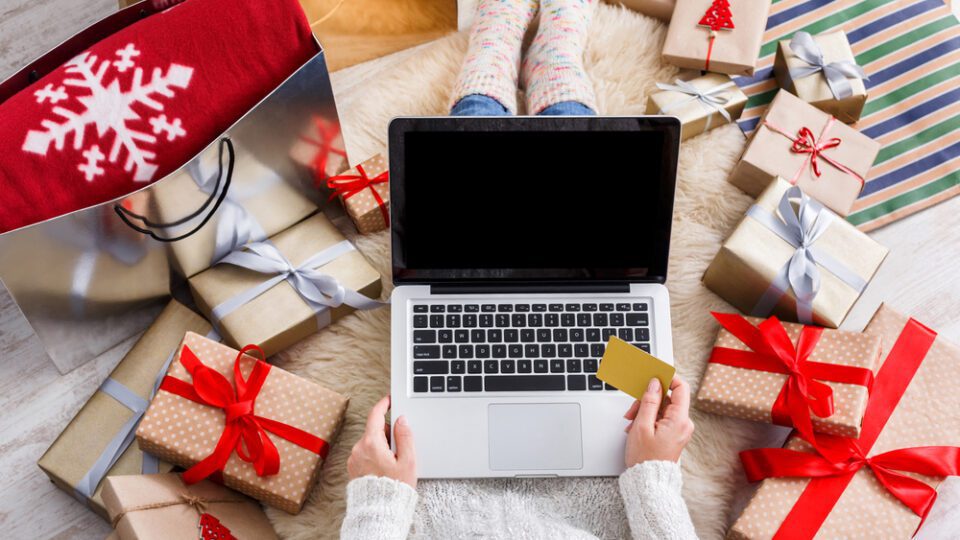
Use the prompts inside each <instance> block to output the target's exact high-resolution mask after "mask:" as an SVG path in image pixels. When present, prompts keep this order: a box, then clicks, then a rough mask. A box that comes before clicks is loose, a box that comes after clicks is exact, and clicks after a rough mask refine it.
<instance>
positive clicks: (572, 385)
mask: <svg viewBox="0 0 960 540" xmlns="http://www.w3.org/2000/svg"><path fill="white" fill-rule="evenodd" d="M457 378H458V379H459V377H457ZM447 379H448V380H449V379H450V378H449V377H447ZM449 389H450V388H449V383H448V385H447V390H449ZM586 389H587V378H586V377H585V376H583V375H567V390H586Z"/></svg>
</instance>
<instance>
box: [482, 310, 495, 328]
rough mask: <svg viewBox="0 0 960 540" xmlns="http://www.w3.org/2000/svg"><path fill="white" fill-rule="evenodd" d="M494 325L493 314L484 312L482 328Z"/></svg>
mask: <svg viewBox="0 0 960 540" xmlns="http://www.w3.org/2000/svg"><path fill="white" fill-rule="evenodd" d="M492 327H493V315H491V314H489V313H484V314H482V315H480V328H492Z"/></svg>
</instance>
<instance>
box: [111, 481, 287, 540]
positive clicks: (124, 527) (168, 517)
mask: <svg viewBox="0 0 960 540" xmlns="http://www.w3.org/2000/svg"><path fill="white" fill-rule="evenodd" d="M103 498H104V501H105V502H106V505H107V510H108V511H109V512H110V521H111V522H112V523H114V524H115V525H114V528H115V529H116V530H115V531H114V534H115V535H116V538H117V539H118V540H168V539H172V538H199V539H200V540H227V539H228V538H230V537H229V536H227V535H228V534H230V535H233V537H235V538H237V539H241V540H242V539H247V538H250V539H256V540H261V539H262V540H273V539H276V538H277V535H276V533H275V532H274V531H273V527H272V526H271V525H270V521H269V520H268V519H267V515H266V514H264V513H263V510H262V509H261V508H260V505H259V504H257V503H256V502H254V501H253V500H252V499H250V498H248V497H245V496H243V495H241V494H239V493H237V492H235V491H231V490H229V489H227V488H225V487H223V486H220V485H217V484H214V483H213V482H209V481H206V480H205V481H203V482H199V483H197V484H193V485H186V484H185V483H184V482H183V480H182V479H181V478H180V475H179V474H173V473H168V474H147V475H142V476H114V477H112V478H108V479H107V481H106V482H105V486H104V489H103ZM218 534H219V535H218Z"/></svg>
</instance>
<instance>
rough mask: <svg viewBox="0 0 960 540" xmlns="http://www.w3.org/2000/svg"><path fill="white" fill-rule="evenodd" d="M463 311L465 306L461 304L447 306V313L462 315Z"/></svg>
mask: <svg viewBox="0 0 960 540" xmlns="http://www.w3.org/2000/svg"><path fill="white" fill-rule="evenodd" d="M462 311H463V306H462V305H460V304H451V305H449V306H447V313H460V312H462Z"/></svg>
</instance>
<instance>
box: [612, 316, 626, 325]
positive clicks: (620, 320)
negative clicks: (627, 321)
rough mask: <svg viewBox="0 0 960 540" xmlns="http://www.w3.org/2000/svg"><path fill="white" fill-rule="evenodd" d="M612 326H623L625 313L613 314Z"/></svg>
mask: <svg viewBox="0 0 960 540" xmlns="http://www.w3.org/2000/svg"><path fill="white" fill-rule="evenodd" d="M610 326H623V313H611V314H610Z"/></svg>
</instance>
